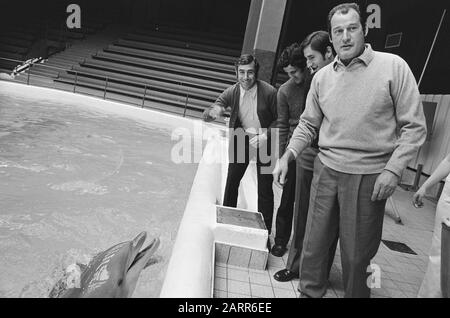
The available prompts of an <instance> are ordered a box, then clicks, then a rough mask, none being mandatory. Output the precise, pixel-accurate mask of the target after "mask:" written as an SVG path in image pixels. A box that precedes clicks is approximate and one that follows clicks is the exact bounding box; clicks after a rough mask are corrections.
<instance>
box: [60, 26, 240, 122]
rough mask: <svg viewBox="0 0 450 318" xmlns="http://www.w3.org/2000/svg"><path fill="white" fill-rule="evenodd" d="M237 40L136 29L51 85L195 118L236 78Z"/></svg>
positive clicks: (165, 29)
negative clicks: (155, 107) (234, 64)
mask: <svg viewBox="0 0 450 318" xmlns="http://www.w3.org/2000/svg"><path fill="white" fill-rule="evenodd" d="M241 41H242V39H239V38H237V37H232V36H230V35H217V34H211V33H206V32H198V31H191V30H179V29H174V30H171V29H170V28H168V27H161V26H157V27H155V28H146V27H139V28H136V29H135V30H133V31H131V32H128V33H127V34H125V35H124V36H122V37H120V38H119V39H117V40H116V41H113V43H111V44H109V45H108V46H106V47H105V48H103V50H100V51H98V52H96V53H95V54H92V55H91V56H87V57H86V58H84V59H83V60H82V61H81V62H80V63H78V64H77V65H73V67H72V68H71V70H68V71H65V72H60V73H59V75H58V77H57V78H56V79H55V85H56V87H58V88H61V89H66V90H72V91H73V90H76V91H77V92H82V93H86V94H92V95H96V96H99V97H105V98H108V99H111V98H113V99H117V100H120V101H126V102H129V103H132V104H136V105H140V106H145V107H147V106H149V107H153V106H154V105H157V108H160V109H164V110H166V111H171V112H177V113H183V114H187V115H189V116H199V115H200V114H201V113H202V112H203V110H204V109H205V108H206V107H209V106H210V105H211V103H213V102H214V101H215V100H216V98H217V97H218V96H219V94H220V93H221V92H222V91H223V90H224V89H226V88H227V87H228V86H230V85H232V84H234V83H235V82H236V77H235V71H234V66H233V63H234V61H235V60H236V58H237V57H238V56H239V55H240V47H241V45H242V43H240V42H241ZM144 95H145V96H144Z"/></svg>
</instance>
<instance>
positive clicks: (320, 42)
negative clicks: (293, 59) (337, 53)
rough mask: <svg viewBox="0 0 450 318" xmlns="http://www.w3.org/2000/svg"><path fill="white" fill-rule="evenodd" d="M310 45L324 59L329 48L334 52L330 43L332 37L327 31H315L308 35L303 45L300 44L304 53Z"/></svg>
mask: <svg viewBox="0 0 450 318" xmlns="http://www.w3.org/2000/svg"><path fill="white" fill-rule="evenodd" d="M309 45H311V49H313V50H314V51H317V52H320V54H322V56H323V57H325V54H326V53H327V48H328V47H331V50H332V51H333V44H331V42H330V35H329V34H328V32H326V31H315V32H313V33H311V34H310V35H308V36H307V37H306V38H305V39H304V40H303V42H302V44H300V48H301V50H302V52H303V50H304V49H305V48H306V47H308V46H309ZM333 54H334V52H333Z"/></svg>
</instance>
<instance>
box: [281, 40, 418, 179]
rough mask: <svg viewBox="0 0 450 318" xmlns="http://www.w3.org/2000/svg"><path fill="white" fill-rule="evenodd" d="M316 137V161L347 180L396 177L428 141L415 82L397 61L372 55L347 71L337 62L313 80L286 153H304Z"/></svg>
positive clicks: (367, 51) (385, 55) (353, 63)
mask: <svg viewBox="0 0 450 318" xmlns="http://www.w3.org/2000/svg"><path fill="white" fill-rule="evenodd" d="M317 133H319V148H320V153H319V159H320V160H321V161H322V162H323V163H324V164H325V165H326V166H328V167H330V168H332V169H334V170H336V171H339V172H343V173H349V174H374V173H380V172H381V171H382V170H383V169H386V170H389V171H391V172H393V173H395V174H396V175H398V176H400V175H401V173H402V170H403V169H405V168H406V166H407V164H408V162H409V161H410V160H411V159H413V158H414V157H415V155H416V152H417V150H418V149H419V147H420V146H421V145H422V144H423V143H424V141H425V137H426V126H425V116H424V114H423V106H422V104H421V100H420V94H419V90H418V87H417V83H416V80H415V78H414V75H413V74H412V72H411V70H410V68H409V66H408V64H407V63H406V62H405V61H404V60H403V59H402V58H401V57H399V56H397V55H394V54H389V53H382V52H377V51H373V50H372V48H371V47H370V45H367V44H366V49H365V51H364V53H363V54H362V55H361V56H359V57H357V58H355V59H353V61H351V62H350V64H349V65H348V66H345V65H344V64H342V63H341V61H340V60H339V58H338V57H336V59H335V61H334V62H333V63H331V64H329V65H327V66H325V67H324V68H322V69H321V70H320V71H319V72H318V73H317V74H316V75H315V76H314V78H313V80H312V83H311V89H310V91H309V93H308V97H307V101H306V109H305V111H304V112H303V115H302V116H301V118H300V122H299V125H298V126H297V128H296V129H295V131H294V134H293V136H292V137H291V140H290V143H289V145H288V148H290V149H292V150H293V151H294V153H299V152H301V151H302V150H303V148H304V146H305V144H310V143H311V142H312V141H313V139H314V138H315V137H316V135H317Z"/></svg>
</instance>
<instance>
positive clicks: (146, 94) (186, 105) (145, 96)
mask: <svg viewBox="0 0 450 318" xmlns="http://www.w3.org/2000/svg"><path fill="white" fill-rule="evenodd" d="M0 60H5V61H10V62H15V63H18V66H16V68H15V69H14V70H13V71H12V72H11V74H12V75H14V76H18V75H20V74H23V73H25V72H26V74H27V81H26V83H27V85H30V76H31V75H33V76H35V77H41V78H49V77H47V76H42V75H39V74H32V69H33V67H34V66H35V65H38V66H39V67H43V68H47V69H54V70H58V72H57V73H56V74H55V75H56V78H58V77H59V74H60V73H61V72H67V73H69V74H70V73H75V79H74V82H73V90H72V92H73V93H77V94H82V93H81V92H77V86H78V87H82V86H83V84H80V83H79V74H82V75H83V74H84V75H85V76H90V77H91V78H102V79H103V80H104V86H103V99H104V100H106V99H107V98H106V97H107V92H108V88H109V87H108V85H109V84H110V82H111V81H113V82H114V81H116V82H124V81H123V80H122V79H120V78H116V77H114V76H110V75H109V76H108V75H104V74H97V73H96V74H93V73H89V72H85V71H82V72H80V71H77V70H75V69H73V68H71V69H66V68H62V67H58V66H53V65H46V64H42V63H39V64H36V63H35V62H32V61H31V62H30V63H28V64H26V63H27V62H29V61H30V60H28V61H22V60H16V59H10V58H4V57H0ZM81 63H82V62H81ZM20 66H23V67H22V68H20ZM16 69H20V71H18V72H15V70H16ZM131 84H132V85H133V86H140V87H142V88H143V89H144V91H143V94H142V95H141V96H139V95H137V98H138V99H139V98H142V99H141V100H142V103H141V104H140V106H141V108H144V107H145V106H146V105H145V101H146V100H149V101H151V100H152V99H151V95H150V94H149V93H150V92H151V91H152V86H151V85H148V84H142V83H131ZM177 85H178V86H179V87H180V90H179V91H182V89H183V88H187V87H188V85H186V83H185V82H178V83H177ZM111 90H112V89H111ZM83 94H87V95H92V94H88V93H83ZM189 99H190V95H189V92H186V93H185V101H184V109H183V117H186V115H187V110H188V108H189ZM108 100H114V99H112V98H109V99H108ZM169 102H170V101H169ZM172 104H173V103H172ZM134 105H137V104H134ZM147 106H148V107H149V108H153V107H151V105H147ZM167 111H169V112H171V113H176V112H173V111H170V110H167Z"/></svg>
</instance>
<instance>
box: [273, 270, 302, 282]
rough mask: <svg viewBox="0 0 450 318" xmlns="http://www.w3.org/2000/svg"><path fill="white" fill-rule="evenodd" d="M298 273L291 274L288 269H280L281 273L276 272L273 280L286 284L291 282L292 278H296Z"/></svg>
mask: <svg viewBox="0 0 450 318" xmlns="http://www.w3.org/2000/svg"><path fill="white" fill-rule="evenodd" d="M298 277H299V275H298V273H295V272H291V271H290V270H288V269H282V270H281V271H278V272H276V273H275V275H273V278H275V280H277V281H279V282H288V281H290V280H293V279H294V278H298Z"/></svg>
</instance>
